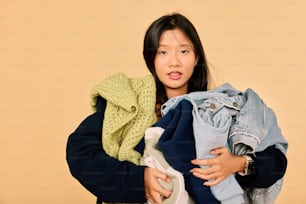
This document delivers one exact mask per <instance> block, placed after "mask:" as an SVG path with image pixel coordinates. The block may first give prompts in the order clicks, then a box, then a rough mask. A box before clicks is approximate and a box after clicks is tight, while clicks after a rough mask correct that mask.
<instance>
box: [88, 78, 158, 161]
mask: <svg viewBox="0 0 306 204" xmlns="http://www.w3.org/2000/svg"><path fill="white" fill-rule="evenodd" d="M98 96H101V97H103V98H104V99H106V101H107V104H106V109H105V113H104V120H103V130H102V144H103V148H104V150H105V152H106V153H107V154H109V155H110V156H112V157H114V158H117V159H118V160H120V161H130V162H132V163H134V164H139V161H140V158H141V154H139V153H138V152H137V151H135V150H134V147H135V146H136V145H137V144H138V143H139V142H140V140H141V139H142V138H143V136H144V133H145V130H146V129H147V128H148V127H150V126H151V125H152V124H153V123H155V122H156V120H157V118H156V114H155V100H156V88H155V81H154V78H153V76H152V75H147V76H145V77H142V78H128V77H127V76H126V75H125V74H123V73H117V74H114V75H111V76H109V77H108V78H106V79H105V80H103V81H102V82H101V83H100V84H98V85H96V86H95V87H94V88H93V90H92V92H91V99H92V100H91V107H92V108H93V110H94V111H95V110H96V107H95V104H96V101H97V97H98Z"/></svg>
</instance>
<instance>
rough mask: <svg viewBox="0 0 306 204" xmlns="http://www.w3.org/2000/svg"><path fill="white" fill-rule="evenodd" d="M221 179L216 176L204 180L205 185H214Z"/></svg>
mask: <svg viewBox="0 0 306 204" xmlns="http://www.w3.org/2000/svg"><path fill="white" fill-rule="evenodd" d="M221 181H222V179H220V178H218V179H211V180H209V181H206V182H204V185H205V186H215V185H217V184H219V183H220V182H221Z"/></svg>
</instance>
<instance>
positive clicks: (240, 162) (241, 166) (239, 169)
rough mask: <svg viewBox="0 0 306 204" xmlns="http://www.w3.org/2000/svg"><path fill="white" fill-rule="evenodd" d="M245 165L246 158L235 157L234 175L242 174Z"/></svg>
mask: <svg viewBox="0 0 306 204" xmlns="http://www.w3.org/2000/svg"><path fill="white" fill-rule="evenodd" d="M246 163H247V158H246V157H244V156H237V165H236V167H237V169H236V171H235V172H236V173H243V172H244V170H245V165H246Z"/></svg>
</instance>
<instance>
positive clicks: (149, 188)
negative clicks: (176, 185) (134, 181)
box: [144, 167, 171, 204]
mask: <svg viewBox="0 0 306 204" xmlns="http://www.w3.org/2000/svg"><path fill="white" fill-rule="evenodd" d="M158 179H161V180H163V181H165V182H167V183H170V182H171V179H170V178H169V177H168V176H167V175H166V174H164V173H162V172H161V171H159V170H158V169H155V168H151V167H146V168H145V171H144V185H145V193H146V198H147V199H148V201H150V202H151V203H155V204H161V203H162V202H163V200H165V199H166V198H168V197H170V195H171V191H169V190H167V189H165V188H163V187H162V186H161V185H160V183H159V182H158Z"/></svg>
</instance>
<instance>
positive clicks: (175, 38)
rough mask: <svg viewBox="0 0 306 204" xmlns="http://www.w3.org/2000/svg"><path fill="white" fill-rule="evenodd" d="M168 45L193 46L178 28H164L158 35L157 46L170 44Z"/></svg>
mask: <svg viewBox="0 0 306 204" xmlns="http://www.w3.org/2000/svg"><path fill="white" fill-rule="evenodd" d="M170 45H180V46H191V47H193V44H192V42H191V40H190V39H189V38H188V37H187V35H186V34H185V33H184V32H183V31H182V30H180V29H173V30H166V31H164V32H163V33H162V35H161V36H160V39H159V46H170Z"/></svg>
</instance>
